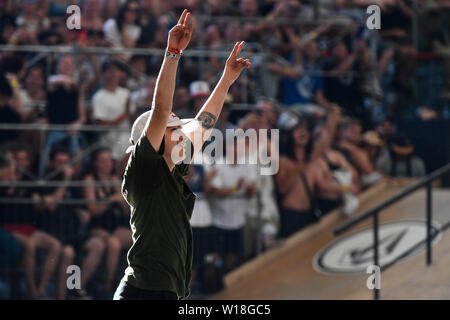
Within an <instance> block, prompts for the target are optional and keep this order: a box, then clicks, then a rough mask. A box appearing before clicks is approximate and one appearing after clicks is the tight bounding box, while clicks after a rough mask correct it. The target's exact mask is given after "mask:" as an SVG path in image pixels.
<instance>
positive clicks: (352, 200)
mask: <svg viewBox="0 0 450 320" xmlns="http://www.w3.org/2000/svg"><path fill="white" fill-rule="evenodd" d="M342 197H343V200H344V208H343V210H342V212H343V213H344V215H346V216H347V217H349V216H351V215H352V214H354V213H355V211H356V210H357V209H358V208H359V199H358V198H357V197H355V196H354V195H353V194H352V193H350V192H346V193H344V194H343V195H342Z"/></svg>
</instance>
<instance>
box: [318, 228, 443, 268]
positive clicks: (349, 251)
mask: <svg viewBox="0 0 450 320" xmlns="http://www.w3.org/2000/svg"><path fill="white" fill-rule="evenodd" d="M438 230H439V225H438V224H437V223H436V222H433V223H432V226H431V234H432V235H433V243H436V242H437V241H438V240H439V238H440V234H439V233H438ZM378 232H379V236H378V239H379V242H378V257H379V258H378V260H379V265H380V267H381V268H382V269H383V268H387V267H389V266H391V265H393V264H395V263H398V262H400V261H404V260H407V259H409V258H411V257H413V256H416V255H417V254H419V253H420V252H422V251H423V250H424V249H425V246H426V242H425V241H426V236H427V226H426V223H425V221H420V220H417V221H415V220H413V221H410V220H408V221H394V222H389V223H385V224H382V225H380V227H379V230H378ZM373 259H374V251H373V230H372V228H368V229H363V230H360V231H357V232H354V233H352V234H349V235H348V236H346V237H343V238H341V239H338V240H336V241H334V242H332V243H331V244H329V245H327V246H326V247H325V248H323V249H322V250H320V251H319V252H318V253H317V254H316V256H315V257H314V259H313V265H314V269H316V271H318V272H321V273H325V274H352V273H365V272H366V269H367V267H368V266H370V265H372V264H373Z"/></svg>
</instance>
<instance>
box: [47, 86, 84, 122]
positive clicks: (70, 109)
mask: <svg viewBox="0 0 450 320" xmlns="http://www.w3.org/2000/svg"><path fill="white" fill-rule="evenodd" d="M47 118H48V122H49V123H51V124H68V123H72V122H75V121H77V120H78V118H79V115H78V89H76V88H72V89H70V90H66V89H65V88H64V87H63V86H58V87H57V88H56V89H55V90H54V91H51V92H49V94H48V98H47Z"/></svg>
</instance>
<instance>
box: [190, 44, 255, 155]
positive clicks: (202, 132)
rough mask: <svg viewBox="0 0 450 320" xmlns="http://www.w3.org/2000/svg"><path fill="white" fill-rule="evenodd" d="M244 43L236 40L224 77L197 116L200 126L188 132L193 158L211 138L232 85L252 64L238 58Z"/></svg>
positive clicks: (247, 60)
mask: <svg viewBox="0 0 450 320" xmlns="http://www.w3.org/2000/svg"><path fill="white" fill-rule="evenodd" d="M244 45H245V42H244V41H241V42H240V43H239V42H236V44H235V46H234V48H233V51H231V53H230V56H229V57H228V59H227V62H226V64H225V70H224V72H223V74H222V77H221V78H220V80H219V82H218V83H217V85H216V87H215V88H214V90H213V92H212V93H211V95H210V96H209V98H208V100H207V101H206V102H205V104H204V105H203V107H202V108H201V109H200V111H199V112H198V114H197V115H196V117H195V119H197V120H198V121H199V126H198V127H197V128H196V130H195V131H193V132H188V133H187V136H188V137H189V139H190V140H191V141H192V142H193V144H194V155H193V156H192V158H194V156H195V154H196V153H197V152H198V151H199V150H200V149H201V147H202V145H203V143H204V142H205V141H206V140H207V139H208V138H209V135H210V133H211V129H212V128H213V127H214V125H215V124H216V121H217V118H218V117H219V115H220V113H221V112H222V107H223V104H224V102H225V98H226V96H227V93H228V90H229V89H230V87H231V85H232V84H233V83H234V81H236V79H237V78H238V77H239V75H240V74H241V72H242V70H244V69H245V68H250V66H251V63H250V60H249V59H243V58H238V57H239V53H240V52H241V50H242V48H243V47H244ZM199 137H201V139H199Z"/></svg>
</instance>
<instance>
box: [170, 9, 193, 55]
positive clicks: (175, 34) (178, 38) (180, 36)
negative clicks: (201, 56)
mask: <svg viewBox="0 0 450 320" xmlns="http://www.w3.org/2000/svg"><path fill="white" fill-rule="evenodd" d="M190 18H191V14H190V12H189V11H187V10H186V9H184V11H183V13H182V14H181V17H180V19H179V20H178V23H177V25H175V26H174V27H173V28H172V29H170V31H169V39H168V43H167V45H168V47H169V48H170V49H175V50H180V51H183V50H184V49H186V47H187V46H188V44H189V41H190V40H191V36H192V29H193V27H194V24H193V23H191V24H190V25H189V20H190Z"/></svg>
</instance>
